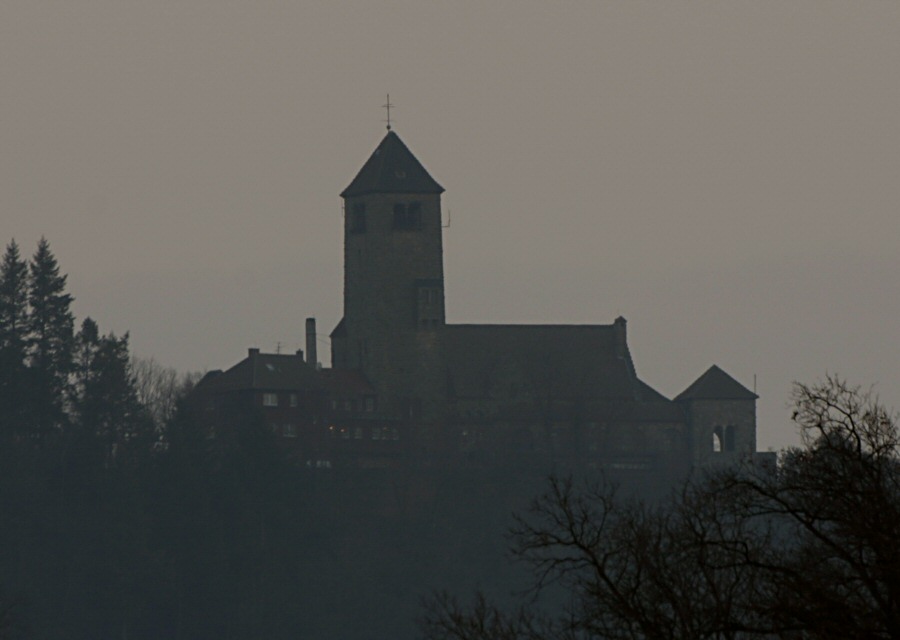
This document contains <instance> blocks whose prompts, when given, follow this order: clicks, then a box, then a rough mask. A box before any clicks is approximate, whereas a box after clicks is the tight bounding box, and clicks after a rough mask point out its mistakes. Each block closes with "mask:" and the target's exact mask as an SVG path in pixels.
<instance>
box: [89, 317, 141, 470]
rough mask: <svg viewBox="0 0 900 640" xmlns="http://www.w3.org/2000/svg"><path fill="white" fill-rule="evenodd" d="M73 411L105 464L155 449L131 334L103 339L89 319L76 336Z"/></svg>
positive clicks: (107, 336)
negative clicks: (133, 361) (133, 362)
mask: <svg viewBox="0 0 900 640" xmlns="http://www.w3.org/2000/svg"><path fill="white" fill-rule="evenodd" d="M75 343H76V349H75V359H74V364H75V370H76V375H75V376H74V377H75V381H74V390H75V395H76V397H75V398H74V401H73V403H72V404H73V408H74V409H75V413H76V422H77V429H78V430H80V431H82V432H83V433H84V434H85V435H86V436H89V437H90V438H91V439H94V441H95V442H97V443H98V444H99V445H100V446H101V448H102V456H103V460H104V463H105V464H107V465H109V464H112V463H113V462H114V461H115V459H116V457H117V456H121V455H123V454H125V452H126V450H127V451H128V452H129V453H135V452H137V451H138V450H141V449H147V448H149V447H150V445H151V442H150V440H151V439H152V435H153V433H152V432H153V429H152V423H151V420H150V417H149V415H148V414H147V412H146V410H145V408H144V407H143V406H142V405H141V403H140V402H139V400H138V394H137V387H136V382H135V376H134V373H133V371H132V365H131V357H130V354H129V349H128V334H127V333H126V334H125V335H124V336H122V337H121V338H118V337H116V335H115V334H112V333H110V334H107V335H103V336H101V335H100V334H99V331H98V328H97V323H95V322H94V321H93V320H91V319H90V318H87V319H86V320H85V321H84V322H83V323H82V328H81V331H80V332H79V334H78V336H77V338H76V341H75Z"/></svg>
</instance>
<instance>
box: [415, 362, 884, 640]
mask: <svg viewBox="0 0 900 640" xmlns="http://www.w3.org/2000/svg"><path fill="white" fill-rule="evenodd" d="M793 419H794V421H795V422H796V424H797V425H798V427H799V429H800V432H801V435H802V438H803V447H801V448H797V449H792V450H789V451H787V452H785V453H784V454H783V455H782V457H781V460H780V463H779V464H778V466H777V467H776V468H771V467H767V466H765V465H760V464H753V463H752V462H747V463H745V464H741V465H736V466H734V467H730V468H723V469H716V470H715V471H712V472H709V473H704V474H698V476H697V477H695V478H693V479H691V480H689V481H688V482H687V483H686V484H685V485H684V486H683V487H682V489H681V490H680V492H679V493H678V494H677V495H676V496H674V497H673V498H672V500H671V501H668V502H662V503H658V504H653V505H648V504H642V503H640V502H636V501H634V500H626V499H623V498H621V497H620V496H619V495H618V494H617V491H616V489H615V487H611V486H609V485H607V484H603V483H588V484H584V485H580V484H576V483H575V482H573V481H572V480H560V479H552V480H551V482H550V485H549V488H548V490H547V491H546V493H544V495H542V496H540V497H539V498H537V499H536V500H535V501H534V502H533V504H532V506H531V508H530V510H529V511H528V512H527V513H526V514H525V515H523V516H521V517H519V518H517V519H516V523H515V526H514V528H513V530H512V537H511V539H512V553H513V555H514V556H516V557H518V558H519V559H521V560H522V561H524V562H525V563H526V564H527V565H528V566H529V567H530V568H531V569H532V571H533V576H534V580H533V584H532V590H531V593H532V596H533V597H535V598H537V599H536V600H535V601H533V602H532V601H529V603H527V606H522V607H520V608H519V609H513V610H511V611H505V610H503V609H502V608H500V607H497V606H495V605H492V604H490V602H489V601H488V600H487V599H486V598H485V597H484V596H482V595H478V596H476V599H475V602H474V604H473V605H472V606H470V607H464V606H461V605H460V604H459V602H458V601H457V600H456V599H454V598H452V597H449V596H446V595H438V596H435V597H433V598H432V599H431V600H430V601H429V602H428V603H427V606H426V609H425V613H424V615H423V618H422V624H421V626H422V630H423V634H424V637H425V638H427V639H429V640H451V639H453V640H476V639H481V638H488V637H500V638H508V639H513V638H515V639H519V638H529V639H532V640H537V639H540V638H551V637H552V638H570V639H573V640H574V639H589V638H591V639H592V638H614V639H617V638H622V639H624V638H628V639H644V638H647V639H651V638H653V639H655V638H660V639H662V638H667V639H673V638H684V639H687V638H692V639H696V638H700V639H702V638H716V639H718V638H723V639H724V638H771V637H791V638H795V637H796V638H898V637H900V615H898V613H900V610H898V598H900V548H898V545H897V543H896V541H897V540H898V539H900V433H898V427H897V421H896V418H895V417H894V416H893V415H892V414H891V413H890V412H888V411H887V410H886V409H884V407H882V406H881V405H880V404H879V403H878V402H877V400H876V399H875V398H874V397H873V396H872V395H871V394H869V393H866V392H864V391H862V390H860V389H859V388H856V387H852V386H850V385H848V384H847V383H846V382H844V381H843V380H841V379H839V378H837V377H828V378H827V379H826V380H825V381H824V382H822V383H820V384H816V385H812V386H807V385H801V384H798V385H796V386H795V391H794V413H793ZM540 602H544V603H545V605H544V607H543V609H541V607H539V606H538V604H539V603H540ZM492 634H493V635H492Z"/></svg>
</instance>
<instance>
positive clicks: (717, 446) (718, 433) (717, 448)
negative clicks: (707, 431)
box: [712, 427, 724, 453]
mask: <svg viewBox="0 0 900 640" xmlns="http://www.w3.org/2000/svg"><path fill="white" fill-rule="evenodd" d="M723 444H724V443H723V442H722V427H715V428H713V441H712V448H713V453H721V452H722V451H723V450H724V449H723V448H722V445H723Z"/></svg>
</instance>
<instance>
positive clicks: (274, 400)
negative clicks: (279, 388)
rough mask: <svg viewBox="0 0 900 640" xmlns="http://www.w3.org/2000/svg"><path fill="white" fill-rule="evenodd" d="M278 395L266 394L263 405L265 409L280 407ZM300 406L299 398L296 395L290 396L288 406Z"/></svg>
mask: <svg viewBox="0 0 900 640" xmlns="http://www.w3.org/2000/svg"><path fill="white" fill-rule="evenodd" d="M278 401H279V398H278V394H277V393H264V394H263V398H262V403H263V406H264V407H277V406H278ZM297 404H298V398H297V394H296V393H292V394H290V395H289V396H288V405H289V406H291V407H296V406H297Z"/></svg>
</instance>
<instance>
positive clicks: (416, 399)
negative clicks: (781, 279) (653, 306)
mask: <svg viewBox="0 0 900 640" xmlns="http://www.w3.org/2000/svg"><path fill="white" fill-rule="evenodd" d="M443 191H444V189H443V187H442V186H441V185H440V184H438V182H437V181H436V180H434V178H432V177H431V175H430V174H429V173H428V171H427V170H426V169H425V168H424V166H423V165H422V164H421V163H420V162H419V160H418V159H417V158H416V157H415V156H414V155H413V154H412V152H411V151H410V150H409V148H408V147H407V146H406V145H405V144H404V143H403V141H402V140H401V139H400V137H399V136H398V135H397V134H396V133H395V132H394V131H390V130H389V131H388V133H387V135H386V136H385V137H384V139H382V141H381V142H380V143H379V145H378V147H377V148H376V149H375V151H374V152H373V153H372V155H371V156H370V157H369V158H368V160H367V161H366V162H365V163H364V165H363V166H362V168H361V169H360V171H359V173H358V174H357V175H356V177H355V178H354V179H353V180H352V181H351V183H350V184H349V186H348V187H347V188H346V189H344V191H343V192H342V193H341V197H342V198H343V201H344V208H343V209H344V292H343V303H344V305H343V306H344V315H343V318H342V319H341V320H340V321H339V322H338V323H337V325H336V327H335V328H334V330H333V331H332V332H331V335H330V338H331V360H332V366H331V368H327V369H322V368H319V367H318V366H317V363H316V359H315V356H314V354H310V355H312V356H313V357H312V358H309V360H310V362H306V361H304V359H303V357H302V355H297V356H277V355H275V354H260V353H258V352H254V350H251V351H250V353H249V354H248V358H247V359H246V360H244V361H242V362H240V363H238V364H237V365H235V367H232V369H230V370H228V371H226V372H221V373H213V374H211V375H208V376H207V378H205V379H204V380H203V381H202V382H201V384H200V385H198V389H197V397H198V398H206V400H204V401H200V402H206V406H207V407H209V406H215V402H216V401H212V402H210V400H209V396H216V397H218V398H219V400H218V402H219V403H223V402H225V400H224V398H237V397H240V396H241V394H244V395H243V396H242V397H244V398H245V399H244V401H243V402H245V403H246V402H248V400H247V399H246V398H248V397H251V398H252V403H255V405H254V406H255V407H256V409H257V410H258V411H259V412H262V413H264V414H267V415H270V416H272V415H274V414H273V412H272V409H273V407H271V406H267V405H266V404H265V398H266V397H267V396H266V394H267V393H268V394H271V393H275V392H276V389H277V390H278V391H279V392H280V393H283V394H287V395H286V396H285V397H286V398H287V401H288V402H289V403H290V402H292V400H291V398H293V397H294V396H293V395H291V394H294V395H296V396H297V398H298V405H297V406H296V407H290V406H289V407H288V408H289V409H297V414H296V416H293V417H290V418H288V417H283V418H279V419H278V420H281V422H280V424H281V425H282V426H281V427H279V426H278V424H279V422H278V420H274V422H272V424H273V425H275V426H273V427H272V430H273V431H274V432H275V433H277V434H279V437H280V439H281V441H282V442H284V441H286V440H288V441H290V443H291V446H294V447H295V448H296V449H297V450H298V459H302V460H303V462H304V463H305V464H307V465H311V466H319V467H322V466H324V467H336V466H357V467H359V466H363V467H365V466H396V465H424V466H432V465H442V464H450V465H453V464H478V465H495V464H503V463H507V462H510V461H516V460H519V461H545V462H547V461H549V462H551V463H553V464H572V465H577V466H586V467H589V468H602V469H610V470H622V471H631V472H637V473H648V472H650V471H656V472H659V473H661V474H664V475H667V476H669V475H671V474H675V473H681V472H684V471H687V470H689V469H691V468H693V467H696V466H702V465H706V464H711V463H715V462H718V461H725V460H733V459H735V458H737V457H741V456H750V455H753V454H754V453H755V451H756V415H755V402H756V395H755V394H754V393H753V392H751V391H750V390H748V389H747V388H745V387H744V386H743V385H741V384H740V383H738V382H737V381H736V380H734V379H733V378H732V377H731V376H729V375H728V374H727V373H725V372H724V371H723V370H722V369H720V368H718V367H717V366H712V367H710V368H709V369H708V370H707V371H706V372H705V373H703V375H701V376H700V377H699V378H698V379H697V380H695V381H694V382H693V383H692V384H690V385H689V386H688V387H687V388H686V389H685V391H684V392H683V393H681V394H680V395H679V396H677V397H676V398H674V399H668V398H666V397H664V396H663V395H662V394H660V393H658V392H657V391H655V390H654V389H652V388H651V387H650V386H649V385H647V384H646V383H645V382H643V381H642V380H641V379H640V378H639V377H638V376H637V373H636V371H635V366H634V363H633V361H632V358H631V353H630V351H629V348H628V340H627V323H626V320H625V319H624V318H621V317H620V318H617V319H616V320H615V321H614V322H612V323H611V324H605V325H604V324H598V325H475V324H447V322H446V315H445V305H444V270H443V243H442V224H441V220H442V214H441V194H442V193H443ZM313 332H314V327H313ZM307 333H309V324H308V326H307ZM313 335H314V334H313ZM307 343H308V344H309V340H308V341H307ZM312 345H313V346H312V347H308V351H309V350H310V349H313V350H314V347H315V339H314V338H313V341H312ZM291 358H293V360H291V362H292V363H293V364H292V365H291V366H290V367H288V366H286V365H283V363H285V362H287V361H288V360H284V359H291ZM279 359H282V360H283V362H282V360H279ZM276 361H279V362H282V364H281V365H280V364H278V363H277V362H276ZM279 366H280V367H281V371H282V372H281V373H280V374H277V375H273V377H271V378H268V379H267V378H265V376H262V377H259V378H258V379H253V380H249V379H248V378H247V376H246V371H248V370H260V371H262V370H265V371H266V372H268V373H270V374H276V372H275V371H271V368H272V367H276V369H277V368H278V367H279ZM288 370H290V373H288ZM301 370H302V371H303V373H302V375H301V373H300V371H301ZM241 372H244V374H243V377H241V375H239V374H241ZM267 385H268V386H267ZM251 391H252V393H251ZM299 398H304V401H303V403H302V405H301V404H299ZM269 399H270V401H271V396H269ZM279 401H280V400H279ZM301 406H302V407H303V408H302V410H301V409H300V407H301ZM209 417H210V422H211V424H213V425H214V424H216V423H217V419H215V418H213V414H210V416H209ZM262 419H263V420H264V421H265V420H266V418H262ZM295 423H296V429H297V434H296V436H294V435H288V434H293V427H291V428H288V427H285V426H284V425H288V424H295ZM354 445H355V447H354Z"/></svg>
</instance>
